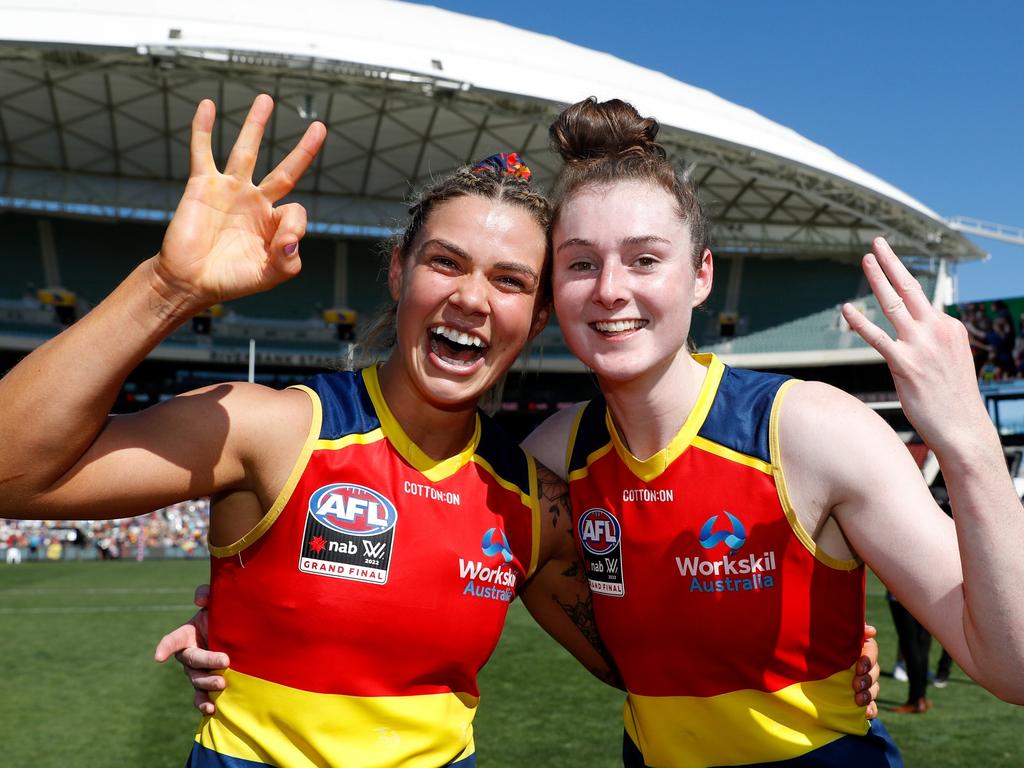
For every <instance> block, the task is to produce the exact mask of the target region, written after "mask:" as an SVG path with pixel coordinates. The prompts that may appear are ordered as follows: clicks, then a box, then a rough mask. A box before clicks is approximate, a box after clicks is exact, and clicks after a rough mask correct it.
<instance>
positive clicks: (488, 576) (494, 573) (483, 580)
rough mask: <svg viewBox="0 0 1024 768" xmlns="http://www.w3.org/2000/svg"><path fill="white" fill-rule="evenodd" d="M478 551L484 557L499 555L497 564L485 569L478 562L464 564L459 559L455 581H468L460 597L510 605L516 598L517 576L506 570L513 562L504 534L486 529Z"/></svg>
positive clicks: (483, 565) (499, 530)
mask: <svg viewBox="0 0 1024 768" xmlns="http://www.w3.org/2000/svg"><path fill="white" fill-rule="evenodd" d="M480 550H481V551H482V552H483V554H484V555H485V556H486V557H490V558H493V557H496V556H498V555H500V556H501V561H500V562H498V563H497V564H493V565H487V564H485V563H483V562H481V561H480V560H465V559H463V558H461V557H460V558H459V578H461V579H469V581H467V582H466V586H465V587H464V588H463V590H462V594H463V595H469V596H470V597H481V598H484V599H485V600H500V601H501V602H503V603H511V602H512V600H513V598H514V597H515V596H516V581H517V580H518V573H517V572H516V571H515V570H514V569H513V568H511V567H509V563H511V562H512V560H513V559H514V558H513V555H512V548H511V547H509V545H508V539H507V538H506V537H505V532H504V531H503V530H501V529H500V528H488V529H487V530H486V531H485V532H484V537H483V540H482V541H481V542H480Z"/></svg>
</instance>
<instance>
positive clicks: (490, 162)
mask: <svg viewBox="0 0 1024 768" xmlns="http://www.w3.org/2000/svg"><path fill="white" fill-rule="evenodd" d="M470 170H471V171H472V172H473V173H481V172H482V171H493V172H494V173H497V174H498V175H500V176H515V177H516V178H517V179H522V180H523V181H529V180H530V176H532V175H533V172H532V171H530V168H529V166H527V165H526V163H524V162H521V161H520V160H519V155H518V154H516V153H515V152H499V153H498V154H496V155H491V156H490V157H487V158H484V159H483V160H481V161H480V162H479V163H476V164H475V165H474V166H473V167H472V168H470Z"/></svg>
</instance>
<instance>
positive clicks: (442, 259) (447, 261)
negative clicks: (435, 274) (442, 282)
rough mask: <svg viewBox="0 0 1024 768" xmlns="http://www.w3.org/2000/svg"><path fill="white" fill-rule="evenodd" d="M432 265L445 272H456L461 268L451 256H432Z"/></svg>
mask: <svg viewBox="0 0 1024 768" xmlns="http://www.w3.org/2000/svg"><path fill="white" fill-rule="evenodd" d="M430 263H431V264H432V265H433V266H435V267H437V268H438V269H442V270H445V271H455V270H457V269H458V268H459V265H458V264H457V263H456V261H455V259H453V258H452V257H451V256H441V255H438V256H431V257H430Z"/></svg>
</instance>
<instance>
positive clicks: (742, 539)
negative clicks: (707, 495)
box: [700, 512, 747, 554]
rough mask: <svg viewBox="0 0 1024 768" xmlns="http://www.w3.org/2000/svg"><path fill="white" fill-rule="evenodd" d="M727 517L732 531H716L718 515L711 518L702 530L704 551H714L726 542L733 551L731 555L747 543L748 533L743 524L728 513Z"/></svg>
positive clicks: (701, 537) (701, 539) (701, 543)
mask: <svg viewBox="0 0 1024 768" xmlns="http://www.w3.org/2000/svg"><path fill="white" fill-rule="evenodd" d="M725 516H726V517H728V518H729V522H730V523H731V524H732V529H731V530H721V531H715V521H717V520H718V515H712V516H711V517H709V518H708V519H707V521H706V522H705V523H704V526H703V527H702V528H701V529H700V545H701V546H702V547H704V549H713V548H714V547H717V546H718V545H719V544H721V543H723V542H725V545H726V546H727V547H729V549H730V550H731V551H730V552H729V554H734V553H735V552H736V550H738V549H739V548H740V547H742V546H743V545H744V544H746V543H747V531H746V529H745V528H744V527H743V523H741V522H740V521H739V520H738V519H737V518H736V516H735V515H733V514H732V513H730V512H726V513H725Z"/></svg>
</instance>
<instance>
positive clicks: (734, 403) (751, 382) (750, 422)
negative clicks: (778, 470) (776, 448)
mask: <svg viewBox="0 0 1024 768" xmlns="http://www.w3.org/2000/svg"><path fill="white" fill-rule="evenodd" d="M788 378H789V377H788V376H782V375H780V374H777V373H762V372H760V371H747V370H744V369H742V368H730V367H728V366H726V368H725V371H723V373H722V381H721V382H720V383H719V385H718V391H717V392H716V393H715V401H714V402H713V403H712V404H711V410H710V411H709V412H708V415H707V418H706V419H704V423H703V424H702V425H701V428H700V431H699V432H698V433H697V434H698V435H700V436H701V437H703V438H705V439H706V440H711V441H712V442H715V443H718V444H719V445H724V446H725V447H726V448H731V449H732V450H734V451H737V452H738V453H742V454H745V455H747V456H753V457H754V458H756V459H761V461H765V462H769V463H770V462H771V449H770V448H769V445H768V426H769V421H770V420H771V414H772V403H774V402H775V394H776V393H777V392H778V391H779V387H781V386H782V385H783V383H784V382H785V381H786V380H787V379H788Z"/></svg>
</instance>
